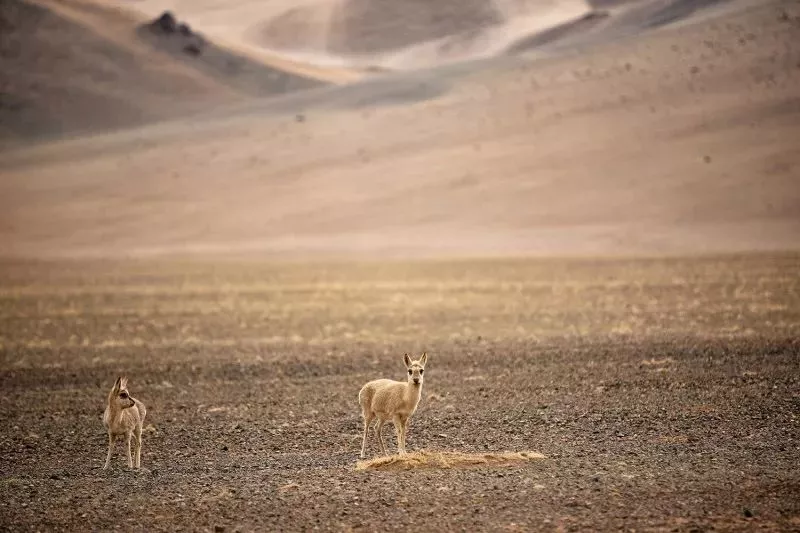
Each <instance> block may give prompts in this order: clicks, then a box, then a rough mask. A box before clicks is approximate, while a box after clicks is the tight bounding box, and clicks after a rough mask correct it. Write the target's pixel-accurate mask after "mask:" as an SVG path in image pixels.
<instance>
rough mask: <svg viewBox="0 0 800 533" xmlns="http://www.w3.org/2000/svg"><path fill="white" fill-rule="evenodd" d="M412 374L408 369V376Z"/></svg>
mask: <svg viewBox="0 0 800 533" xmlns="http://www.w3.org/2000/svg"><path fill="white" fill-rule="evenodd" d="M411 374H412V372H411V369H410V368H409V369H408V375H409V376H410V375H411Z"/></svg>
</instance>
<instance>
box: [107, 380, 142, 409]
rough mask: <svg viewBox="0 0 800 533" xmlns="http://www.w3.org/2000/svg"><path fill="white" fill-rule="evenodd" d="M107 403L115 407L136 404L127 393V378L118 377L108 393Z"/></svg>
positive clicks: (123, 407)
mask: <svg viewBox="0 0 800 533" xmlns="http://www.w3.org/2000/svg"><path fill="white" fill-rule="evenodd" d="M108 404H109V406H111V405H113V406H115V407H116V408H117V409H119V410H122V409H128V408H129V407H133V406H134V405H136V402H134V401H133V398H131V395H130V394H129V393H128V378H124V377H118V378H117V381H116V382H115V383H114V387H113V388H112V389H111V392H110V393H109V394H108Z"/></svg>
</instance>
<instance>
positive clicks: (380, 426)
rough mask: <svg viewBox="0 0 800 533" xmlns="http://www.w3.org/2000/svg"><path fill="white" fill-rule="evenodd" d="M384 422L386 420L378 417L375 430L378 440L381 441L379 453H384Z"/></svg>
mask: <svg viewBox="0 0 800 533" xmlns="http://www.w3.org/2000/svg"><path fill="white" fill-rule="evenodd" d="M384 423H386V421H385V420H384V419H383V418H378V430H377V433H378V442H380V443H381V453H382V454H383V455H386V446H385V445H384V444H383V424H384Z"/></svg>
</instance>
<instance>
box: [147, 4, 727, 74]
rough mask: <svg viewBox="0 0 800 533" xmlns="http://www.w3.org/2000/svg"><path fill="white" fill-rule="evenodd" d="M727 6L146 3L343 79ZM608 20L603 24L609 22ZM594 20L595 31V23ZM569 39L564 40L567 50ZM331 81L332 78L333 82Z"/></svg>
mask: <svg viewBox="0 0 800 533" xmlns="http://www.w3.org/2000/svg"><path fill="white" fill-rule="evenodd" d="M727 3H728V2H727V0H702V1H693V0H450V1H436V2H430V1H427V0H302V1H297V2H288V1H286V0H271V1H270V2H256V1H252V0H250V1H239V2H223V1H222V0H208V1H204V2H182V1H180V0H139V1H137V2H134V3H132V5H134V6H136V7H137V8H138V9H141V10H142V11H143V12H145V13H148V14H149V15H151V16H155V15H156V14H158V13H160V12H161V11H162V10H165V9H171V10H176V11H178V12H180V13H181V14H182V15H183V16H186V17H188V18H189V19H190V20H193V21H196V23H197V24H199V25H201V26H202V27H203V28H206V29H207V30H208V31H209V32H210V33H211V34H213V35H214V36H215V37H217V38H219V39H224V40H225V42H229V43H233V44H232V46H235V47H236V48H238V49H241V50H247V51H248V52H249V53H253V54H256V55H265V54H266V56H265V58H267V59H268V58H269V57H272V58H282V59H284V60H286V59H291V61H292V63H294V64H297V65H306V66H307V67H309V68H322V69H324V70H326V71H328V70H330V71H331V73H333V72H335V71H336V70H338V71H339V72H342V73H345V74H343V75H341V76H340V77H339V79H341V80H347V81H350V80H352V79H354V78H355V77H356V76H357V75H358V74H357V73H358V72H359V71H364V70H370V71H371V70H415V69H420V68H431V67H436V66H441V65H444V64H448V63H454V62H462V61H471V60H476V59H484V58H489V57H493V56H496V55H498V54H502V53H506V52H508V51H511V52H513V53H518V52H520V51H522V50H526V49H530V48H532V47H537V48H540V47H542V46H543V45H548V46H552V45H553V44H554V41H558V44H566V45H568V46H574V45H576V44H581V43H590V42H591V43H596V42H599V41H604V40H608V39H613V38H618V37H619V36H620V35H624V34H628V33H638V32H640V31H643V30H646V29H649V28H654V27H658V26H662V25H665V24H670V23H675V22H677V21H680V20H682V19H685V18H688V17H694V16H696V15H697V14H698V13H700V12H703V11H707V10H709V9H711V8H716V7H719V6H721V5H724V4H727ZM604 18H608V19H609V20H608V21H606V22H605V23H603V24H598V22H600V21H601V20H602V19H604ZM589 23H591V24H589ZM562 41H566V42H565V43H564V42H562ZM335 77H336V76H335V74H332V78H331V79H333V78H335Z"/></svg>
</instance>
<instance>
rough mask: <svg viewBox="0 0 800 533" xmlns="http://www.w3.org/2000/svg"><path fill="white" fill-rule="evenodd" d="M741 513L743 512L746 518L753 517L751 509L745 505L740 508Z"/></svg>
mask: <svg viewBox="0 0 800 533" xmlns="http://www.w3.org/2000/svg"><path fill="white" fill-rule="evenodd" d="M742 514H744V516H745V517H747V518H753V511H751V510H750V509H748V508H747V507H745V508H744V509H743V510H742Z"/></svg>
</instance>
